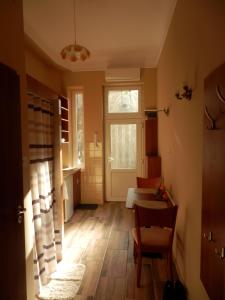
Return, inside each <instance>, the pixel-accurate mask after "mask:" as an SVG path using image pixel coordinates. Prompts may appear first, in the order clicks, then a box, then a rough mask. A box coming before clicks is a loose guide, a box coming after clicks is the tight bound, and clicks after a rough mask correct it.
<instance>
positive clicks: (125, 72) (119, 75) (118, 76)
mask: <svg viewBox="0 0 225 300" xmlns="http://www.w3.org/2000/svg"><path fill="white" fill-rule="evenodd" d="M105 81H106V82H122V81H140V68H119V69H107V70H106V71H105Z"/></svg>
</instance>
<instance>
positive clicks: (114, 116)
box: [104, 83, 144, 120]
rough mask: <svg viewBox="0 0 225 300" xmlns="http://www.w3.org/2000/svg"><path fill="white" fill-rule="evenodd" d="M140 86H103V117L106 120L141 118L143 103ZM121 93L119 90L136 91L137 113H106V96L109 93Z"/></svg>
mask: <svg viewBox="0 0 225 300" xmlns="http://www.w3.org/2000/svg"><path fill="white" fill-rule="evenodd" d="M142 88H143V87H142V84H140V83H139V84H135V83H134V84H126V83H124V84H117V85H105V89H104V116H105V118H106V119H118V120H119V119H124V118H126V119H136V118H143V116H144V110H143V101H142ZM113 90H114V91H121V90H124V91H125V90H138V112H121V113H110V112H108V94H109V91H113Z"/></svg>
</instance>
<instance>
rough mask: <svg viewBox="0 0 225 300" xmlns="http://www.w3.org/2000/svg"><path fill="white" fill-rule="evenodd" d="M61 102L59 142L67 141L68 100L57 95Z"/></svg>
mask: <svg viewBox="0 0 225 300" xmlns="http://www.w3.org/2000/svg"><path fill="white" fill-rule="evenodd" d="M59 99H60V102H61V105H60V107H61V142H62V143H68V142H69V100H68V99H67V98H65V97H64V96H59Z"/></svg>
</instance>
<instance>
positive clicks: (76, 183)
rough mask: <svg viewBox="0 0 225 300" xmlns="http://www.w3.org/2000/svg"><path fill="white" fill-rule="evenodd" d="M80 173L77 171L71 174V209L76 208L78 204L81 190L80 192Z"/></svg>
mask: <svg viewBox="0 0 225 300" xmlns="http://www.w3.org/2000/svg"><path fill="white" fill-rule="evenodd" d="M80 180H81V171H80V170H78V171H77V172H76V173H74V174H73V207H74V208H76V207H77V205H78V204H79V203H80V198H81V190H80Z"/></svg>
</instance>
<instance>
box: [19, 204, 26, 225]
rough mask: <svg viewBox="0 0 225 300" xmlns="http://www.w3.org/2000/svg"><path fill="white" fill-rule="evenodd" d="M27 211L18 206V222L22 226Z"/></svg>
mask: <svg viewBox="0 0 225 300" xmlns="http://www.w3.org/2000/svg"><path fill="white" fill-rule="evenodd" d="M25 211H26V208H24V207H22V205H18V207H17V222H18V223H19V224H21V223H22V221H23V217H22V216H23V215H24V213H25Z"/></svg>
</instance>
